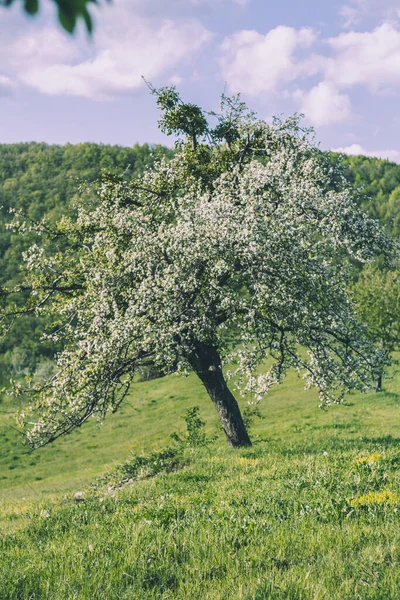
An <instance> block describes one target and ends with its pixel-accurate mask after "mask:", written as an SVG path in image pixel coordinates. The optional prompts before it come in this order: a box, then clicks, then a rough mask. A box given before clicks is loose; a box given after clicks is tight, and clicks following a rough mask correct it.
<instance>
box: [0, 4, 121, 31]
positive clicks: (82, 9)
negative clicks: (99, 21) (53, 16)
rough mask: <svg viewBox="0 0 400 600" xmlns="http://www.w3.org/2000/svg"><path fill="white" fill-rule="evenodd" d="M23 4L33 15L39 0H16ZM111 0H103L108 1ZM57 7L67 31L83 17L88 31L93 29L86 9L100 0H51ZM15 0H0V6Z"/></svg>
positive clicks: (59, 17) (26, 10) (59, 16)
mask: <svg viewBox="0 0 400 600" xmlns="http://www.w3.org/2000/svg"><path fill="white" fill-rule="evenodd" d="M17 1H20V2H21V3H22V4H23V9H24V11H25V12H26V13H27V14H28V15H30V16H34V15H36V14H37V13H38V12H39V9H40V6H41V4H40V0H17ZM110 1H111V0H105V2H110ZM53 2H54V4H55V5H56V7H57V12H58V20H59V23H60V25H61V27H63V28H64V29H65V30H66V31H68V33H73V32H74V31H75V27H76V23H77V21H78V19H83V21H84V22H85V25H86V29H87V31H88V32H89V33H91V32H92V30H93V20H92V16H91V14H90V12H89V10H88V6H89V5H90V4H100V2H101V0H53ZM14 3H15V0H0V6H11V5H12V4H14Z"/></svg>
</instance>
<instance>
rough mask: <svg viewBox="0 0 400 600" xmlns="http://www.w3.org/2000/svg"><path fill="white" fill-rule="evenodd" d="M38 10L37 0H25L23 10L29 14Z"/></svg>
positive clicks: (34, 13)
mask: <svg viewBox="0 0 400 600" xmlns="http://www.w3.org/2000/svg"><path fill="white" fill-rule="evenodd" d="M38 10H39V0H25V11H26V12H27V13H29V14H30V15H36V13H37V12H38Z"/></svg>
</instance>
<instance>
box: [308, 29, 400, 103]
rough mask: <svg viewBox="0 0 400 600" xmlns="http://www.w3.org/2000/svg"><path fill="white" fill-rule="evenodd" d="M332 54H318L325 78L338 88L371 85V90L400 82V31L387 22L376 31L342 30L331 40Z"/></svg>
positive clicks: (317, 60) (329, 42) (399, 83)
mask: <svg viewBox="0 0 400 600" xmlns="http://www.w3.org/2000/svg"><path fill="white" fill-rule="evenodd" d="M327 43H328V45H329V46H330V47H331V48H332V51H333V56H332V57H329V58H328V57H324V58H321V57H315V58H314V62H315V65H316V66H318V68H320V69H322V70H323V71H324V75H325V78H326V79H327V80H329V81H332V82H333V83H335V84H336V85H337V86H338V87H341V88H345V87H352V86H354V85H357V84H365V85H367V86H368V87H369V88H370V90H371V91H375V92H376V91H378V90H380V89H382V88H385V87H387V86H390V87H393V86H396V85H397V86H398V85H400V31H398V30H397V29H396V28H395V27H394V26H393V25H390V24H388V23H384V24H383V25H381V26H380V27H377V28H376V29H374V31H372V32H365V33H358V32H353V31H352V32H349V33H342V34H341V35H339V36H338V37H335V38H330V39H329V40H327Z"/></svg>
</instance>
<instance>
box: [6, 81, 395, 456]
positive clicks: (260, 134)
mask: <svg viewBox="0 0 400 600" xmlns="http://www.w3.org/2000/svg"><path fill="white" fill-rule="evenodd" d="M153 93H154V94H155V95H156V98H157V102H158V105H159V106H160V108H161V109H162V112H163V114H162V118H161V121H160V126H161V127H162V128H164V129H165V130H168V129H170V130H171V132H172V131H173V132H174V133H175V134H178V135H179V134H181V136H182V139H181V140H180V141H179V142H178V143H177V148H176V153H175V155H174V157H173V158H172V159H171V160H170V161H167V160H164V159H161V160H160V161H158V162H156V163H155V164H154V166H153V168H152V169H151V170H148V171H146V172H145V173H144V174H142V175H141V176H138V177H136V178H134V179H132V180H131V181H126V180H123V179H122V178H120V177H118V176H114V175H111V174H108V175H107V174H105V175H104V177H103V184H102V186H101V189H100V190H99V194H98V197H97V198H96V201H93V197H92V196H91V197H89V199H88V200H86V201H85V200H84V199H83V200H82V202H80V203H79V204H78V206H77V213H76V218H71V217H65V218H63V219H61V221H60V222H59V223H58V224H56V225H55V226H53V227H50V226H49V224H48V223H47V222H44V223H42V224H34V225H30V224H29V223H27V222H26V221H25V220H24V219H23V217H22V215H21V214H19V213H18V212H16V214H15V219H14V224H13V227H14V230H16V231H19V232H20V233H25V232H27V231H28V232H29V231H31V230H32V229H34V230H35V231H36V232H39V233H40V234H41V241H40V244H34V245H33V246H32V247H31V248H30V249H29V250H28V251H27V252H26V253H25V269H26V273H27V275H26V280H25V282H24V283H23V285H22V286H21V285H20V286H17V287H16V288H15V289H14V290H3V295H4V296H7V297H10V296H12V294H13V293H20V292H21V290H24V291H25V292H28V293H29V296H28V300H27V303H26V304H25V306H24V307H22V308H21V307H20V306H18V305H16V306H14V307H13V306H11V305H8V306H7V307H6V309H5V310H4V312H3V325H4V327H5V328H7V327H9V324H10V322H11V321H12V320H13V319H14V317H15V316H16V315H18V314H19V313H20V312H26V311H28V312H32V313H34V314H36V315H38V316H40V315H46V318H47V319H48V320H49V319H51V321H49V322H50V323H51V328H50V329H49V331H48V334H47V337H46V339H50V340H52V342H53V343H59V342H60V341H62V342H63V345H64V349H63V350H62V351H61V352H60V353H59V355H58V357H57V372H56V374H55V375H54V376H53V377H52V378H50V379H49V380H48V381H47V382H46V383H45V384H44V385H42V384H37V383H36V384H34V383H31V385H30V387H29V393H30V394H31V396H32V397H33V401H32V403H31V404H30V405H29V406H28V407H27V408H26V410H24V412H23V414H22V415H21V418H22V422H23V423H26V425H27V436H28V440H29V442H30V443H31V444H32V445H33V446H40V445H43V444H46V443H48V442H51V441H53V440H54V439H56V438H57V437H59V436H60V435H62V434H65V433H68V432H69V431H71V430H72V429H74V428H75V427H77V426H80V425H81V424H82V423H83V422H85V421H86V420H87V419H88V418H89V417H90V416H96V417H98V418H101V419H102V418H104V416H105V415H106V414H107V413H108V412H110V411H115V410H116V409H117V408H118V406H119V405H120V403H121V401H122V400H123V398H124V397H125V395H126V394H127V392H128V390H129V389H130V386H131V385H132V384H133V383H134V381H135V376H136V374H137V372H138V370H139V369H140V368H142V367H143V366H144V365H149V364H151V365H153V366H154V367H155V368H157V369H159V370H162V371H163V372H175V371H178V372H179V371H181V372H184V371H185V370H186V369H189V368H191V369H193V370H194V371H195V372H196V374H197V375H198V376H199V378H200V379H201V381H202V382H203V384H204V386H205V388H206V389H207V392H208V393H209V395H210V398H211V399H212V401H213V402H214V404H215V406H216V408H217V410H218V412H219V415H220V417H221V421H222V425H223V428H224V431H225V434H226V437H227V439H228V442H229V443H230V444H231V445H233V446H239V445H248V444H250V439H249V437H248V434H247V432H246V429H245V427H244V424H243V420H242V418H241V414H240V410H239V406H238V404H237V401H236V399H235V397H234V396H233V394H232V393H231V391H230V390H229V389H228V386H227V384H226V381H225V377H224V373H223V369H222V364H223V361H231V362H233V364H234V365H235V374H236V383H237V386H238V388H240V390H241V391H242V392H243V393H248V392H251V394H252V395H253V397H254V398H256V399H259V398H262V397H263V396H264V395H265V394H266V393H267V392H268V390H269V389H270V387H271V386H272V385H273V384H276V383H279V382H280V381H281V380H282V378H283V377H284V375H285V373H286V372H287V370H288V369H289V368H292V367H293V368H295V369H297V370H298V372H299V374H302V375H303V376H304V377H305V378H306V382H307V385H315V386H317V388H318V389H319V391H320V397H321V403H322V404H331V403H333V402H340V401H341V399H342V398H343V394H344V393H345V391H348V390H351V389H355V388H356V389H366V387H367V386H368V384H369V376H370V372H371V369H373V368H376V367H377V365H380V364H381V363H382V361H383V360H384V357H383V356H382V354H380V353H379V352H378V353H376V352H374V350H373V347H372V344H371V343H370V341H369V340H368V338H367V336H366V330H365V327H364V326H363V325H362V324H361V323H359V322H358V320H357V318H356V315H355V310H354V304H353V302H352V300H351V298H350V297H349V293H348V284H349V280H350V273H351V268H350V261H351V259H356V260H358V261H361V262H367V261H370V260H372V259H373V258H374V257H375V256H377V255H378V254H381V255H383V256H385V257H386V258H387V259H388V260H389V259H390V257H391V256H392V254H393V252H394V243H393V242H392V241H391V239H390V238H388V237H387V236H386V235H385V234H384V233H383V231H382V230H381V229H380V227H379V225H378V223H377V222H376V221H375V220H372V219H369V218H368V217H367V216H366V215H365V214H364V213H362V212H361V211H360V210H359V209H358V208H357V206H356V204H355V203H354V201H353V199H352V193H351V190H350V188H349V187H348V186H347V184H346V182H345V180H344V178H343V176H342V174H341V172H340V171H339V170H338V169H337V168H336V167H334V166H332V164H331V161H330V159H329V157H328V156H326V155H324V154H323V153H322V152H320V151H319V150H318V149H317V148H315V147H314V146H313V144H312V142H311V141H310V138H309V135H308V132H307V131H306V130H303V129H302V128H301V126H300V123H299V121H298V119H297V118H296V117H293V118H290V119H288V120H286V121H283V122H281V121H280V120H275V121H274V123H273V125H268V124H266V123H265V122H263V121H260V120H258V119H257V118H256V117H255V115H254V114H253V113H251V112H250V111H248V109H247V107H246V106H245V105H244V103H242V102H241V101H240V99H239V98H227V97H225V96H223V97H222V102H221V111H220V113H218V114H214V113H212V114H207V113H205V112H204V111H202V110H201V109H200V108H199V107H196V106H194V105H186V104H185V103H183V102H182V101H181V99H180V97H179V95H178V94H177V93H176V90H175V88H162V89H160V90H153ZM212 119H214V121H215V124H213V123H212V122H210V121H211V120H212ZM180 124H181V125H180ZM333 181H334V186H333V185H332V182H333ZM232 331H234V333H235V344H234V347H232V335H231V334H232ZM267 360H268V361H270V363H269V366H268V367H266V361H267Z"/></svg>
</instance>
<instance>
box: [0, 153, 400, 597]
mask: <svg viewBox="0 0 400 600" xmlns="http://www.w3.org/2000/svg"><path fill="white" fill-rule="evenodd" d="M168 152H169V151H167V150H165V149H162V148H159V149H157V151H153V150H152V149H151V148H148V147H144V148H143V147H141V148H139V147H135V148H133V149H125V148H123V149H120V148H110V147H106V146H97V145H94V144H82V145H79V146H76V147H75V146H65V147H47V146H45V145H42V144H22V145H14V146H0V204H2V205H3V206H5V208H6V209H7V208H9V207H12V206H14V207H17V208H18V207H21V208H23V209H24V211H25V212H27V213H28V215H29V216H30V217H31V218H33V219H38V218H40V217H41V216H42V215H44V214H48V215H49V217H50V218H53V219H56V218H58V217H59V215H60V214H62V213H63V212H64V211H68V210H69V208H68V207H69V205H70V202H71V200H72V199H73V197H74V195H75V194H76V190H77V181H78V180H90V181H96V180H97V178H98V176H99V169H100V166H106V167H107V168H113V169H116V170H119V171H120V172H121V171H124V170H127V173H128V175H129V174H134V173H137V172H140V171H141V170H142V169H143V168H145V167H146V166H147V165H151V163H152V161H153V160H154V157H155V155H156V154H157V153H164V154H167V155H168ZM332 160H333V161H335V160H337V157H336V156H334V155H332ZM345 168H346V169H347V171H348V176H349V178H350V180H351V181H352V182H353V185H354V186H355V188H358V187H359V186H360V185H364V186H365V192H366V196H364V197H362V196H360V198H359V202H360V203H361V204H362V205H363V207H364V208H366V209H367V210H368V212H370V214H372V215H374V216H376V217H379V218H380V219H381V220H382V222H385V223H387V225H388V227H389V228H390V229H391V231H392V232H393V233H399V221H398V214H399V204H400V166H399V165H394V164H392V163H388V162H385V161H377V160H376V159H365V158H363V157H355V158H354V157H350V158H348V159H347V158H346V159H345ZM3 219H4V220H5V219H6V214H4V215H3ZM3 223H4V221H3ZM22 249H23V246H22V244H21V242H20V240H19V239H17V238H16V237H14V236H11V235H10V234H9V232H4V233H3V231H2V232H1V238H0V274H1V277H2V281H1V282H0V283H3V284H4V283H5V282H7V281H15V280H16V279H17V277H18V273H17V264H18V262H19V255H20V252H21V250H22ZM36 328H38V329H37V331H36ZM38 330H39V326H38V325H37V324H36V323H34V322H33V321H25V322H23V321H21V325H20V326H19V329H16V330H15V333H14V334H13V337H11V338H9V340H8V341H7V342H6V343H3V345H2V346H1V347H0V352H3V362H0V369H2V371H1V374H2V375H3V376H6V377H8V376H9V375H10V373H11V372H13V373H14V374H15V373H17V374H19V373H22V372H24V370H27V369H28V370H33V369H35V368H37V365H38V364H39V365H40V364H41V366H42V367H43V368H46V363H45V362H43V361H44V359H45V358H46V357H48V358H50V357H51V353H52V349H51V348H46V347H45V346H40V347H39V345H38V343H37V341H34V340H35V338H36V339H37V333H38ZM385 390H386V391H385V392H383V393H381V394H375V393H371V394H368V395H365V396H361V395H352V396H350V397H349V398H348V399H347V402H346V405H345V406H339V407H333V408H332V409H330V410H329V411H326V412H323V411H320V410H318V409H317V403H318V401H317V398H316V395H315V394H314V393H312V392H309V391H308V392H305V391H304V390H303V388H302V382H301V381H300V380H299V379H297V377H296V376H295V375H294V374H291V375H290V376H289V377H288V379H287V381H286V382H285V383H284V384H283V385H281V386H279V387H278V388H276V389H274V390H273V391H272V392H271V394H270V395H269V396H268V398H267V399H266V400H265V401H264V402H263V403H262V404H261V405H260V410H261V413H262V416H263V417H264V418H263V419H254V420H253V423H252V425H251V434H252V437H253V440H254V442H255V443H254V446H253V448H251V449H246V450H235V451H233V450H228V449H226V447H225V442H224V440H223V436H222V434H221V431H220V427H219V423H218V419H217V415H216V413H215V411H214V409H213V406H212V404H211V402H210V400H209V399H208V397H207V395H206V393H205V391H204V390H203V388H202V386H201V384H200V383H199V381H198V380H196V378H195V377H194V376H193V375H190V376H189V377H188V378H186V379H183V378H178V377H176V376H169V377H165V378H162V379H158V380H154V381H151V382H147V383H138V384H136V385H135V387H134V390H133V391H132V393H131V395H130V397H129V398H128V400H127V401H126V402H125V404H124V406H123V407H122V408H121V410H120V411H118V413H117V414H116V415H113V416H112V417H110V418H109V419H108V420H107V421H106V423H105V424H104V426H102V427H101V428H100V429H97V427H96V423H95V422H91V423H89V424H87V425H86V426H85V427H83V428H82V429H80V430H78V431H76V432H74V433H73V434H71V435H70V436H68V437H67V438H65V439H61V440H59V441H57V443H55V444H53V445H52V446H49V447H46V448H44V449H42V450H40V451H36V452H35V453H33V454H30V453H26V452H25V449H24V448H23V446H22V445H21V440H20V439H19V437H18V433H17V432H16V430H15V428H14V419H13V414H14V411H15V408H16V407H15V406H13V405H12V404H11V402H10V400H8V399H5V398H3V399H0V528H1V530H2V535H1V536H0V600H20V599H25V598H26V599H27V598H30V599H35V600H38V599H40V600H42V599H46V600H67V599H68V600H70V599H72V598H77V599H79V600H81V599H87V600H89V599H90V600H112V599H114V598H115V599H117V598H118V599H125V600H127V599H137V598H140V599H144V600H146V599H150V598H151V599H155V598H157V599H168V598H173V599H182V600H190V599H191V598H196V599H197V598H204V599H215V600H216V599H219V600H222V599H224V600H225V599H230V598H232V599H233V600H236V599H240V600H264V599H273V600H283V599H285V600H288V599H292V600H316V599H318V600H319V599H320V598H329V599H332V600H353V599H356V598H358V599H365V600H367V599H368V600H387V599H388V600H395V599H396V600H397V598H398V589H399V584H400V552H399V547H400V546H399V544H400V531H399V527H398V514H399V513H398V510H400V478H399V475H398V470H397V468H398V465H399V463H400V450H399V445H400V441H399V440H400V421H399V419H398V414H399V399H400V379H399V376H398V375H397V376H396V378H394V379H392V380H388V381H387V382H386V383H385ZM242 402H243V406H244V403H245V401H244V400H243V401H242ZM193 406H199V407H200V415H201V417H202V418H203V419H204V420H205V421H206V432H207V434H208V436H209V438H212V437H213V436H216V439H215V441H214V442H212V443H210V444H209V445H207V446H201V447H196V448H191V447H187V446H185V447H184V448H181V447H180V446H179V444H177V443H176V442H173V440H171V437H170V434H171V433H172V432H173V431H178V432H179V433H180V435H181V437H182V435H184V434H183V433H182V432H183V431H184V424H183V422H182V417H183V416H184V414H185V411H187V409H188V408H190V407H193ZM167 448H168V450H167ZM132 452H133V453H134V454H133V455H131V457H130V458H129V459H128V462H127V463H125V464H124V466H123V467H120V468H116V464H117V463H118V462H120V461H123V460H125V459H126V458H127V457H128V456H129V455H130V453H132ZM104 473H106V474H107V473H108V475H106V476H105V477H104V479H103V480H102V481H100V483H98V484H97V485H96V486H95V487H93V486H90V481H91V480H93V478H95V477H99V476H101V475H102V474H103V475H104ZM121 481H122V482H123V485H118V482H121ZM110 484H111V485H110ZM109 488H110V489H109ZM82 490H83V491H84V498H85V499H84V500H81V501H79V502H78V501H76V500H74V494H75V493H76V492H78V491H82Z"/></svg>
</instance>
